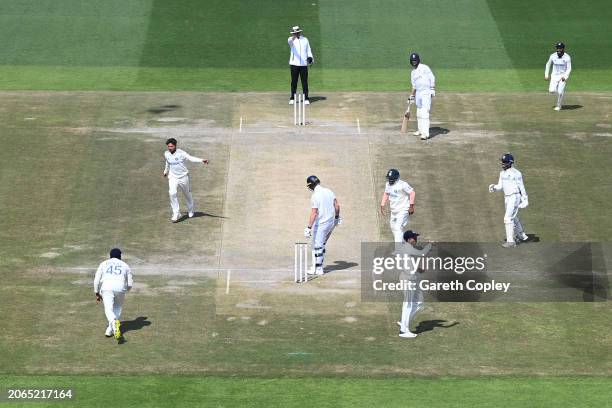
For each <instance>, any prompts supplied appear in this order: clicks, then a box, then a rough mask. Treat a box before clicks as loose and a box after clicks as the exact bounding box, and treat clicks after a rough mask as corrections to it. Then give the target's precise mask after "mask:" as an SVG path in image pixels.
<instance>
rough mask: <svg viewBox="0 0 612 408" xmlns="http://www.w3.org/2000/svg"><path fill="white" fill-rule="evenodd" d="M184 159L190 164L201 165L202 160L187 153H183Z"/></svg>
mask: <svg viewBox="0 0 612 408" xmlns="http://www.w3.org/2000/svg"><path fill="white" fill-rule="evenodd" d="M185 158H186V159H187V160H189V161H190V162H192V163H202V162H203V161H204V160H203V159H200V158H199V157H195V156H191V155H190V154H189V153H187V152H185Z"/></svg>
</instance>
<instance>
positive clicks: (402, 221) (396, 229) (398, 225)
mask: <svg viewBox="0 0 612 408" xmlns="http://www.w3.org/2000/svg"><path fill="white" fill-rule="evenodd" d="M406 225H408V210H406V211H400V212H397V213H391V217H390V218H389V226H390V227H391V232H392V233H393V240H394V241H395V242H404V228H406Z"/></svg>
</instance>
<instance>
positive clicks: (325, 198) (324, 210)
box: [310, 185, 336, 224]
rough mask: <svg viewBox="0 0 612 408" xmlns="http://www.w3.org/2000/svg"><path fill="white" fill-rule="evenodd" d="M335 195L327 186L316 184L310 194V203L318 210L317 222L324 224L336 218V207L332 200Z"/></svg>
mask: <svg viewBox="0 0 612 408" xmlns="http://www.w3.org/2000/svg"><path fill="white" fill-rule="evenodd" d="M335 199H336V196H335V195H334V192H333V191H331V190H330V189H329V188H325V187H322V186H321V185H318V186H316V187H315V189H314V191H313V193H312V196H311V198H310V205H311V207H312V208H316V209H318V210H319V213H318V215H317V220H316V221H315V222H316V223H318V224H326V223H328V222H334V219H335V218H336V208H335V207H334V200H335Z"/></svg>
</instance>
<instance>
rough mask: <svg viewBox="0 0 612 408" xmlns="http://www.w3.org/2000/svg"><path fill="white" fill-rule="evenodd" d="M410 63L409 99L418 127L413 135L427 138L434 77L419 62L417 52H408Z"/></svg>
mask: <svg viewBox="0 0 612 408" xmlns="http://www.w3.org/2000/svg"><path fill="white" fill-rule="evenodd" d="M410 65H411V66H412V73H411V74H410V80H411V82H412V94H411V95H410V100H413V101H415V103H416V107H417V109H416V116H417V126H418V129H417V131H416V132H414V135H415V136H421V140H427V139H428V138H429V113H430V112H431V98H432V97H433V96H436V77H435V76H434V74H433V72H431V69H429V67H428V66H427V65H425V64H421V57H420V56H419V54H417V53H415V52H413V53H412V54H410Z"/></svg>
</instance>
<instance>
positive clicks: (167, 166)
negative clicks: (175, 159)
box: [164, 155, 170, 174]
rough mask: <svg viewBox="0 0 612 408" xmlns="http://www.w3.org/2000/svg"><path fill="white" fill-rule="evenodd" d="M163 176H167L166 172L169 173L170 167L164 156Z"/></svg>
mask: <svg viewBox="0 0 612 408" xmlns="http://www.w3.org/2000/svg"><path fill="white" fill-rule="evenodd" d="M164 163H165V166H164V174H168V172H169V171H170V166H169V165H168V160H167V159H166V156H165V155H164Z"/></svg>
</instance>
